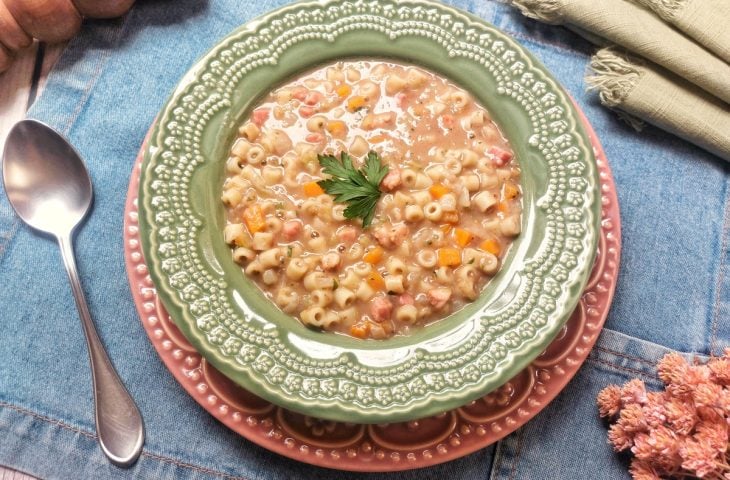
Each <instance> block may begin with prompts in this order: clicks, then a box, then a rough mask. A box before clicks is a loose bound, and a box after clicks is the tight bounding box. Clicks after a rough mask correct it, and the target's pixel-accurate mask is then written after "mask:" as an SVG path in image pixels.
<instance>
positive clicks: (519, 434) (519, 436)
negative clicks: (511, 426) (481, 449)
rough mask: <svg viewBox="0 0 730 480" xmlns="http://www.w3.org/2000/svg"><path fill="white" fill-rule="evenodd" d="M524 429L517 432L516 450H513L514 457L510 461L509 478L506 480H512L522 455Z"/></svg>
mask: <svg viewBox="0 0 730 480" xmlns="http://www.w3.org/2000/svg"><path fill="white" fill-rule="evenodd" d="M524 432H525V429H524V428H520V429H519V430H517V448H516V449H515V455H514V458H513V459H512V467H510V471H509V477H508V479H507V480H514V478H515V474H516V473H517V464H518V463H519V461H520V455H522V444H523V443H524V436H525V434H524Z"/></svg>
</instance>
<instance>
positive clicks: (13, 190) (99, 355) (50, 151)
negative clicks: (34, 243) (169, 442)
mask: <svg viewBox="0 0 730 480" xmlns="http://www.w3.org/2000/svg"><path fill="white" fill-rule="evenodd" d="M3 183H4V184H5V191H6V192H7V195H8V198H9V199H10V203H11V204H12V206H13V208H14V209H15V211H16V212H17V214H18V215H19V216H20V218H22V219H23V221H24V222H25V223H27V224H28V225H30V226H31V227H33V228H35V229H37V230H40V231H42V232H46V233H49V234H51V235H53V236H54V237H55V238H56V240H57V241H58V245H59V247H61V255H62V257H63V263H64V265H65V266H66V272H67V273H68V278H69V280H70V282H71V290H73V294H74V298H75V299H76V308H78V311H79V316H80V317H81V325H83V327H84V334H85V335H86V345H87V346H88V349H89V360H90V362H91V374H92V379H93V386H94V404H95V414H96V430H97V434H98V436H99V444H100V445H101V449H102V450H103V451H104V453H105V454H106V456H107V457H109V460H111V462H112V463H114V464H115V465H118V466H120V467H128V466H130V465H132V464H133V463H134V462H135V461H136V460H137V457H139V454H140V453H141V452H142V444H143V443H144V424H143V423H142V416H141V415H140V413H139V409H138V408H137V405H135V403H134V400H132V397H131V396H130V395H129V392H127V389H126V388H124V385H123V384H122V381H121V380H120V379H119V375H118V374H117V372H116V371H115V370H114V366H112V363H111V361H110V360H109V357H108V356H107V353H106V351H105V350H104V345H103V344H102V343H101V340H100V339H99V335H98V334H97V332H96V328H95V327H94V322H93V321H92V320H91V315H90V314H89V308H88V307H87V305H86V299H85V298H84V292H83V290H82V289H81V282H80V281H79V274H78V271H77V270H76V260H75V259H74V252H73V241H72V239H73V233H74V230H75V228H76V226H77V225H78V224H79V223H80V222H81V220H83V218H84V217H85V216H86V213H87V212H88V211H89V207H90V206H91V201H92V187H91V178H89V172H88V171H87V170H86V166H85V165H84V162H83V160H81V157H80V156H79V154H78V152H76V150H74V148H73V147H72V146H71V145H70V144H69V143H68V142H67V141H66V139H64V138H63V137H62V136H61V135H59V134H58V133H57V132H56V131H55V130H53V129H52V128H51V127H49V126H48V125H46V124H44V123H41V122H38V121H36V120H22V121H20V122H18V123H17V124H15V126H14V127H13V128H12V130H11V131H10V134H9V135H8V138H7V140H6V143H5V151H4V153H3Z"/></svg>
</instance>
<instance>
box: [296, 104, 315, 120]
mask: <svg viewBox="0 0 730 480" xmlns="http://www.w3.org/2000/svg"><path fill="white" fill-rule="evenodd" d="M315 111H316V110H315V109H314V107H307V106H302V107H299V116H300V117H302V118H309V117H311V116H312V115H314V112H315Z"/></svg>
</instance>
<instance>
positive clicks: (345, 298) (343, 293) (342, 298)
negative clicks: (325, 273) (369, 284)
mask: <svg viewBox="0 0 730 480" xmlns="http://www.w3.org/2000/svg"><path fill="white" fill-rule="evenodd" d="M334 298H335V303H336V304H337V306H338V307H340V308H346V307H349V306H350V305H352V302H354V301H355V292H353V291H352V290H350V289H349V288H345V287H339V288H337V289H336V290H335V294H334Z"/></svg>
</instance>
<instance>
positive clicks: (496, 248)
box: [479, 238, 502, 256]
mask: <svg viewBox="0 0 730 480" xmlns="http://www.w3.org/2000/svg"><path fill="white" fill-rule="evenodd" d="M479 248H480V249H481V250H484V251H485V252H489V253H491V254H492V255H496V256H499V254H500V253H502V247H501V246H500V245H499V242H498V241H497V240H495V239H494V238H487V239H486V240H484V241H483V242H482V243H480V244H479Z"/></svg>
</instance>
